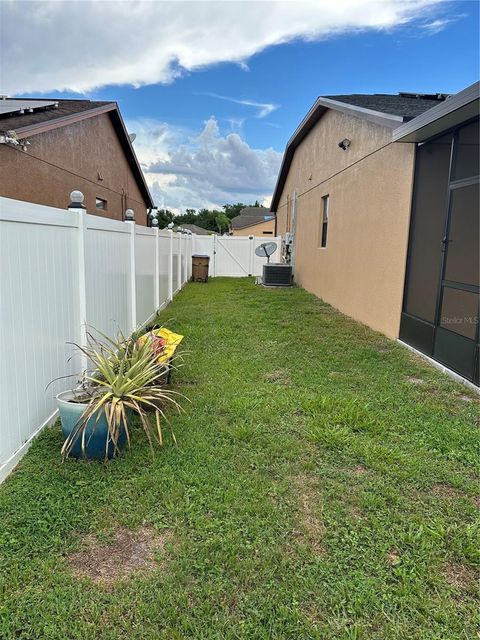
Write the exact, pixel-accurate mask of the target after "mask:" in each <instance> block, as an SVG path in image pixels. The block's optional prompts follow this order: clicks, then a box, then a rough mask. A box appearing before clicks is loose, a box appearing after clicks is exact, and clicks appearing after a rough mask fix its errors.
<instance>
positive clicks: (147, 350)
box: [62, 333, 181, 458]
mask: <svg viewBox="0 0 480 640" xmlns="http://www.w3.org/2000/svg"><path fill="white" fill-rule="evenodd" d="M100 335H102V336H103V334H100ZM103 338H105V341H104V342H101V341H100V340H98V339H96V338H95V337H94V336H93V335H92V334H91V333H89V334H88V345H87V346H85V347H81V346H79V345H77V347H78V348H79V349H80V351H82V352H83V353H84V355H86V356H87V358H88V360H89V362H90V365H91V372H90V373H89V372H88V371H87V372H84V373H83V374H82V386H83V389H84V390H88V391H87V393H86V395H87V400H86V401H88V405H87V407H86V409H85V411H84V412H83V414H82V417H81V419H80V420H79V422H78V424H77V425H76V426H75V428H74V429H73V430H72V433H71V434H70V435H69V437H68V438H67V440H66V441H65V443H64V445H63V447H62V455H63V457H64V458H65V457H67V456H68V455H69V453H70V451H71V449H72V447H73V445H74V443H75V442H76V440H77V439H78V438H81V439H82V449H83V451H84V450H85V437H86V436H85V434H86V430H87V423H88V421H89V420H90V419H92V418H94V419H95V421H96V422H98V420H99V419H100V416H101V415H102V412H104V415H105V418H106V422H107V426H108V438H107V443H106V447H105V453H106V452H107V449H108V444H109V441H111V442H112V443H113V446H114V455H116V454H117V453H118V451H119V448H118V442H119V438H120V435H121V432H122V427H123V429H124V430H125V435H126V438H127V442H128V446H130V442H131V440H130V430H129V425H128V414H129V413H136V414H137V415H138V416H139V418H140V421H141V423H142V426H143V429H144V431H145V434H146V436H147V439H148V442H149V444H150V447H151V448H152V451H153V441H154V439H156V440H158V443H159V444H160V446H162V445H163V435H162V427H161V419H162V418H163V419H165V421H167V420H166V417H165V414H164V411H163V408H162V407H164V406H165V404H166V403H171V404H172V405H173V406H174V407H175V408H176V409H178V410H179V411H181V406H180V405H179V403H178V402H177V400H176V399H175V398H174V396H179V395H180V394H178V393H175V392H174V391H171V390H166V389H164V387H162V386H161V380H162V378H163V377H164V375H165V373H166V370H167V366H166V365H165V364H160V363H159V362H158V359H157V354H156V353H155V351H154V350H153V349H152V345H151V344H150V342H149V341H146V342H143V343H139V341H137V340H136V339H135V337H134V336H132V337H130V338H125V337H124V336H123V335H122V334H121V333H119V336H118V339H117V340H116V341H115V340H112V339H110V338H108V337H107V336H103ZM147 410H150V411H153V413H154V416H155V424H154V425H152V423H151V421H150V417H149V416H148V414H147ZM167 422H168V421H167ZM171 433H172V437H173V439H174V441H175V442H176V439H175V434H174V433H173V430H171Z"/></svg>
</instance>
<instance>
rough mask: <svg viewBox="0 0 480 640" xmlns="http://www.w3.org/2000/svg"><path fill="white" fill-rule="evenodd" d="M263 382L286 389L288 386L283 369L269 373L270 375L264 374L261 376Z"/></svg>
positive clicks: (287, 379) (288, 382) (288, 381)
mask: <svg viewBox="0 0 480 640" xmlns="http://www.w3.org/2000/svg"><path fill="white" fill-rule="evenodd" d="M263 379H264V380H265V382H269V383H270V384H280V385H283V386H285V387H287V386H288V385H289V384H290V380H289V378H288V376H287V374H286V372H285V371H283V369H278V370H277V371H270V373H266V374H265V375H264V376H263Z"/></svg>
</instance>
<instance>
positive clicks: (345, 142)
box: [338, 138, 352, 151]
mask: <svg viewBox="0 0 480 640" xmlns="http://www.w3.org/2000/svg"><path fill="white" fill-rule="evenodd" d="M351 144H352V141H351V140H349V139H348V138H344V139H343V140H341V141H340V142H339V143H338V146H339V147H340V149H343V150H344V151H346V150H347V149H348V147H349V146H350V145H351Z"/></svg>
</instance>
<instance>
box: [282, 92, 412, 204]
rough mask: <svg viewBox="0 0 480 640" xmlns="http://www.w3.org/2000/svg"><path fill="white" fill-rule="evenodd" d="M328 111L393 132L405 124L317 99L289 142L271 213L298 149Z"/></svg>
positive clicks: (399, 119) (388, 116) (398, 118)
mask: <svg viewBox="0 0 480 640" xmlns="http://www.w3.org/2000/svg"><path fill="white" fill-rule="evenodd" d="M327 109H334V110H335V111H340V112H341V113H345V114H346V115H350V116H353V117H356V118H361V119H362V120H368V121H369V122H372V123H373V124H376V125H379V126H382V127H388V128H389V129H392V130H393V129H395V128H397V127H398V126H399V125H400V124H401V123H403V122H404V118H403V117H402V116H394V115H391V114H389V113H383V112H382V111H374V110H373V109H366V108H365V107H357V106H355V105H351V104H347V103H345V102H340V101H338V100H332V98H323V97H322V96H320V97H319V98H317V99H316V100H315V102H314V104H313V106H312V107H311V108H310V109H309V111H308V112H307V114H306V116H305V117H304V118H303V120H302V121H301V122H300V124H299V125H298V127H297V128H296V129H295V131H294V132H293V135H292V136H291V137H290V139H289V141H288V142H287V146H286V147H285V152H284V155H283V160H282V164H281V167H280V172H279V174H278V178H277V183H276V185H275V189H274V192H273V196H272V203H271V205H270V210H271V211H273V212H275V211H276V209H277V207H278V205H279V201H280V196H281V193H280V192H281V190H282V189H283V186H284V184H285V180H286V179H287V174H288V170H289V168H290V163H291V161H292V158H293V154H294V152H295V149H296V147H297V146H298V145H299V144H300V142H301V141H302V140H303V139H304V138H305V137H306V136H307V134H308V133H309V132H310V131H311V129H313V127H314V126H315V125H316V124H317V122H318V121H319V120H320V118H321V117H322V115H323V114H324V113H325V111H326V110H327Z"/></svg>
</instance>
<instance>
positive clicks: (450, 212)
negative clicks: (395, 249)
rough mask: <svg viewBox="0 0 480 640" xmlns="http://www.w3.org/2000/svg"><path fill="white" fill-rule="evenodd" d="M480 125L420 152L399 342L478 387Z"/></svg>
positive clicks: (456, 131)
mask: <svg viewBox="0 0 480 640" xmlns="http://www.w3.org/2000/svg"><path fill="white" fill-rule="evenodd" d="M479 231H480V230H479V121H478V118H477V119H475V120H474V121H471V122H469V123H467V124H464V125H462V126H460V127H457V128H456V129H454V130H452V131H450V132H448V133H446V134H444V135H442V136H441V137H437V138H435V139H433V140H430V141H427V142H425V143H423V144H421V145H419V146H418V148H417V153H416V164H415V182H414V193H413V200H412V218H411V227H410V239H409V250H408V260H407V273H406V278H405V292H404V302H403V313H402V317H401V324H400V339H401V340H403V341H404V342H406V343H408V344H410V345H412V346H413V347H415V348H417V349H418V350H419V351H421V352H423V353H425V354H427V355H429V356H430V357H432V358H434V359H435V360H438V361H439V362H441V363H442V364H444V365H445V366H446V367H448V368H450V369H452V370H453V371H455V372H457V373H459V374H460V375H461V376H463V377H464V378H466V379H467V380H470V381H472V382H474V383H475V384H477V385H478V383H479V328H478V325H479V322H478V319H479V291H480V289H479Z"/></svg>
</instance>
